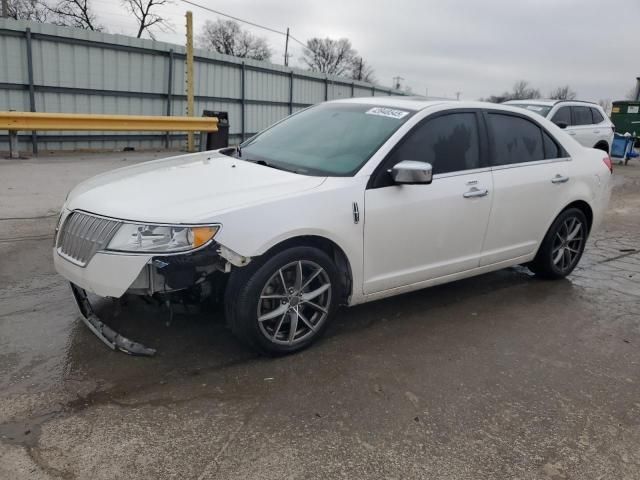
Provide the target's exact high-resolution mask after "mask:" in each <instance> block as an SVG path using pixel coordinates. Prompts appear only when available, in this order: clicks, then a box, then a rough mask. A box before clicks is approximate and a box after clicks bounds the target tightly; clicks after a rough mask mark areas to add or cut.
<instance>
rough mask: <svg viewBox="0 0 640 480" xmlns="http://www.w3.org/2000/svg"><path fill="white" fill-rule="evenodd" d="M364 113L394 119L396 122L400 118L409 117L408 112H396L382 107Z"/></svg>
mask: <svg viewBox="0 0 640 480" xmlns="http://www.w3.org/2000/svg"><path fill="white" fill-rule="evenodd" d="M364 113H366V114H368V115H379V116H381V117H389V118H395V119H397V120H400V119H401V118H404V117H406V116H407V115H409V112H406V111H404V110H396V109H394V108H384V107H373V108H370V109H369V110H367V111H366V112H364Z"/></svg>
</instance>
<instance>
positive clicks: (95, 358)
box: [67, 267, 572, 389]
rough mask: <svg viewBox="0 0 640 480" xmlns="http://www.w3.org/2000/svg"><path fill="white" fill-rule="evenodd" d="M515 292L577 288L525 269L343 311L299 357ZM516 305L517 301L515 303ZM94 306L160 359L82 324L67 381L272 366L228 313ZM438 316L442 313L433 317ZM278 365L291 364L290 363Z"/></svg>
mask: <svg viewBox="0 0 640 480" xmlns="http://www.w3.org/2000/svg"><path fill="white" fill-rule="evenodd" d="M550 283H551V284H552V285H553V287H550ZM514 287H516V288H517V287H523V290H522V291H521V292H522V293H521V294H522V295H524V296H528V297H531V296H532V295H533V296H534V298H533V299H531V298H530V299H529V300H530V301H534V302H535V301H536V299H535V297H536V296H539V297H540V299H544V297H545V295H548V293H549V292H550V291H551V288H552V289H553V291H554V292H555V293H556V294H563V290H564V291H565V292H566V289H570V288H571V287H572V285H571V282H570V281H567V280H563V281H559V282H542V281H539V280H537V279H535V278H534V277H533V276H532V275H531V274H530V273H529V271H528V270H526V269H525V268H522V267H515V268H509V269H505V270H500V271H498V272H492V273H488V274H485V275H482V276H478V277H473V278H469V279H465V280H460V281H456V282H452V283H448V284H445V285H440V286H436V287H431V288H428V289H423V290H418V291H415V292H411V293H407V294H403V295H399V296H396V297H393V298H388V299H384V300H379V301H376V302H371V303H367V304H363V305H359V306H355V307H352V308H341V309H340V310H339V312H338V314H337V316H336V318H335V319H334V322H332V324H331V325H330V326H329V328H328V330H327V333H326V335H325V338H324V339H321V340H320V341H319V342H318V343H317V344H316V345H315V346H313V347H311V349H308V350H306V351H304V352H300V353H298V354H296V355H301V356H303V357H302V358H304V357H306V356H309V355H311V356H314V357H316V356H322V355H327V356H329V355H333V352H336V351H352V350H354V349H358V348H363V347H361V344H360V343H358V342H355V343H354V342H353V341H352V338H353V337H355V336H358V335H360V334H363V333H366V332H367V331H370V330H375V329H376V328H378V327H379V326H380V324H383V323H384V324H385V325H386V326H388V325H394V326H396V327H400V326H407V324H412V323H415V322H420V326H421V328H423V329H425V328H426V329H427V332H426V333H425V334H427V335H428V329H429V328H437V327H438V326H439V325H440V324H442V323H448V324H454V323H456V322H460V321H468V320H467V319H466V317H465V318H461V317H457V316H455V315H447V311H448V309H450V307H452V306H456V308H463V309H464V311H465V312H466V311H467V310H468V311H469V313H470V314H471V313H472V310H474V309H477V308H480V305H481V304H482V303H483V300H482V297H484V296H486V295H489V294H493V293H495V292H496V291H500V290H503V289H510V288H514ZM529 287H531V288H529ZM513 301H514V302H517V301H518V300H517V297H516V298H514V300H513ZM94 308H95V310H96V312H97V313H98V315H99V316H100V318H101V319H102V320H103V321H105V323H107V324H108V325H110V326H112V327H113V328H115V329H116V330H118V331H119V332H120V333H122V334H123V335H126V336H128V337H129V338H131V339H133V340H136V341H139V342H141V343H143V344H145V345H146V346H150V347H153V348H156V349H157V351H158V353H157V355H156V356H154V357H131V356H128V355H125V354H123V353H120V352H112V351H110V350H109V349H108V348H107V347H106V346H105V345H103V344H102V343H101V342H100V341H99V340H98V338H96V337H95V336H94V335H93V334H92V333H91V332H90V331H89V330H88V329H87V328H86V327H85V326H84V324H82V322H80V320H79V319H78V322H77V325H76V326H75V327H74V329H73V331H72V334H71V339H70V344H69V348H68V349H67V372H68V375H67V376H68V377H76V376H82V377H84V378H92V379H94V380H95V381H96V382H98V383H105V384H110V385H113V384H118V385H121V386H122V388H126V389H129V388H131V387H132V386H136V385H138V386H141V385H144V384H149V383H152V384H153V383H158V382H160V383H162V382H170V381H172V380H173V379H178V378H179V379H184V378H185V377H197V376H198V375H202V374H206V373H212V372H219V371H223V370H225V369H227V368H229V367H233V366H237V365H243V366H250V365H253V364H265V363H269V362H273V361H274V359H272V358H269V357H263V356H259V355H257V354H256V353H254V352H253V351H251V350H250V349H249V348H248V347H246V346H245V345H243V344H242V343H241V342H239V341H238V340H237V339H236V338H235V337H234V336H233V335H232V334H231V332H230V330H229V329H228V328H227V327H226V325H225V321H224V314H223V312H222V310H221V309H220V308H216V307H215V306H209V305H207V306H204V307H203V308H201V309H199V310H196V309H195V308H194V309H192V310H191V311H179V312H178V313H174V315H173V318H172V319H171V321H170V322H169V319H170V315H169V312H168V310H167V309H166V307H164V306H162V305H159V304H155V303H148V302H145V301H143V300H142V299H141V298H139V297H133V298H128V299H127V301H126V304H125V305H122V306H118V305H117V304H116V303H115V302H111V301H102V302H95V304H94ZM436 310H438V311H439V312H440V314H439V315H431V314H430V312H433V311H436ZM443 313H444V314H443ZM488 313H489V314H490V313H491V312H490V311H489V312H488ZM275 361H278V360H275ZM280 361H285V362H286V361H287V359H286V358H285V359H281V360H280Z"/></svg>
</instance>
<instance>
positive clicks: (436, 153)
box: [389, 112, 480, 174]
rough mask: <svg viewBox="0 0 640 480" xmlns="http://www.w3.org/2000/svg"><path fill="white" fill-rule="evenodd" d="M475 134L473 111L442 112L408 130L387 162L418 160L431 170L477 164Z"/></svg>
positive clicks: (478, 157) (476, 135)
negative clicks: (444, 113) (438, 115)
mask: <svg viewBox="0 0 640 480" xmlns="http://www.w3.org/2000/svg"><path fill="white" fill-rule="evenodd" d="M478 138H479V137H478V125H477V120H476V114H475V113H466V112H465V113H450V114H447V115H442V116H440V117H436V118H433V119H431V120H427V121H426V122H425V123H423V124H421V125H419V126H418V127H416V128H415V129H414V130H412V131H411V132H409V133H408V134H407V136H406V137H405V138H404V139H403V140H402V141H401V143H400V144H399V146H398V148H397V149H396V150H395V151H394V152H393V153H392V154H391V159H390V161H389V165H395V164H396V163H398V162H401V161H402V160H418V161H421V162H428V163H430V164H431V166H432V167H433V173H434V174H438V173H447V172H456V171H460V170H470V169H474V168H479V167H480V146H479V140H478ZM389 168H390V167H389Z"/></svg>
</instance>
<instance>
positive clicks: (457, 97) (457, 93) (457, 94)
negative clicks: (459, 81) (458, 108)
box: [456, 92, 462, 100]
mask: <svg viewBox="0 0 640 480" xmlns="http://www.w3.org/2000/svg"><path fill="white" fill-rule="evenodd" d="M461 93H462V92H456V100H460V94H461Z"/></svg>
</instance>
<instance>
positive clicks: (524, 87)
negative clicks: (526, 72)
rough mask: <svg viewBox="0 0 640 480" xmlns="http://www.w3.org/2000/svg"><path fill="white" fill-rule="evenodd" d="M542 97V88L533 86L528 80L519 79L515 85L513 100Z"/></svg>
mask: <svg viewBox="0 0 640 480" xmlns="http://www.w3.org/2000/svg"><path fill="white" fill-rule="evenodd" d="M535 98H540V90H538V89H537V88H533V87H531V86H530V85H529V82H527V81H526V80H519V81H517V82H516V83H515V84H514V85H513V91H512V93H511V100H530V99H535Z"/></svg>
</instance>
